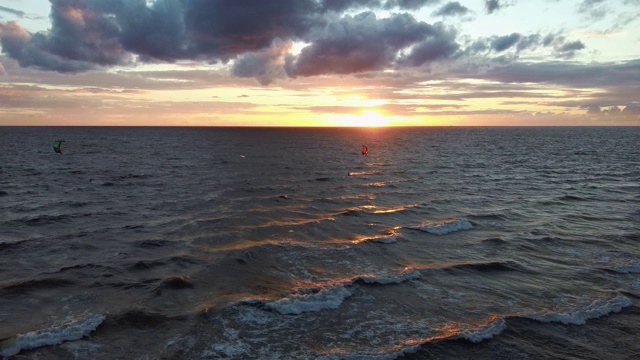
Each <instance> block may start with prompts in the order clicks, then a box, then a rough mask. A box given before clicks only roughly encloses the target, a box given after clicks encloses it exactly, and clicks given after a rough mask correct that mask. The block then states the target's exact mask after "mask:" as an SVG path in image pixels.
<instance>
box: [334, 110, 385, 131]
mask: <svg viewBox="0 0 640 360" xmlns="http://www.w3.org/2000/svg"><path fill="white" fill-rule="evenodd" d="M333 123H334V125H337V126H362V127H376V126H388V125H390V119H389V118H388V117H386V116H384V115H382V114H380V113H379V112H377V111H374V110H364V111H362V112H361V113H360V114H346V115H340V116H338V117H336V118H334V119H333Z"/></svg>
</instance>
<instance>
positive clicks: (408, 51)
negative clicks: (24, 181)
mask: <svg viewBox="0 0 640 360" xmlns="http://www.w3.org/2000/svg"><path fill="white" fill-rule="evenodd" d="M0 48H1V54H0V126H7V125H9V126H14V125H27V126H31V125H35V126H40V125H51V126H66V125H89V126H434V125H436V126H640V0H574V1H571V0H535V1H534V0H469V1H448V0H50V1H47V0H0Z"/></svg>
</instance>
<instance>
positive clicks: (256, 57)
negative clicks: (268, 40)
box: [231, 42, 292, 85]
mask: <svg viewBox="0 0 640 360" xmlns="http://www.w3.org/2000/svg"><path fill="white" fill-rule="evenodd" d="M291 46H292V44H291V43H290V42H288V43H284V42H276V43H275V44H274V45H273V46H272V47H271V48H269V49H266V50H263V51H260V52H254V53H250V54H246V55H243V56H241V57H240V58H239V59H238V60H237V61H236V62H235V64H234V66H233V68H232V69H231V73H232V74H233V75H234V76H238V77H252V78H256V79H257V80H258V81H259V82H260V83H261V84H262V85H269V84H271V83H272V82H273V81H274V80H276V79H279V78H284V77H286V72H285V71H284V63H285V55H286V54H287V52H288V51H289V50H290V49H291Z"/></svg>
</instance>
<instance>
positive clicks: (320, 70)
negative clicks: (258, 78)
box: [286, 12, 455, 77]
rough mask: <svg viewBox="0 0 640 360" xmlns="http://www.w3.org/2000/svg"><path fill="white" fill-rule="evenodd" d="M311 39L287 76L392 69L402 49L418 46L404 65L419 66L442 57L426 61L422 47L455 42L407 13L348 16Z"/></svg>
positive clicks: (293, 60)
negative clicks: (377, 16) (421, 51)
mask: <svg viewBox="0 0 640 360" xmlns="http://www.w3.org/2000/svg"><path fill="white" fill-rule="evenodd" d="M308 39H309V41H310V42H311V45H309V46H307V47H306V48H304V49H302V51H301V52H300V56H299V57H298V58H293V57H289V58H288V61H287V64H286V67H287V73H288V74H289V75H290V76H292V77H295V76H312V75H320V74H329V73H333V74H349V73H357V72H363V71H372V70H380V69H383V68H385V67H387V66H391V65H392V64H393V63H394V61H395V60H396V58H397V56H398V53H399V51H400V50H402V49H405V48H407V47H409V46H411V45H414V44H418V45H417V48H416V49H414V51H413V53H412V55H409V56H408V57H407V58H405V60H404V61H403V62H404V63H405V64H411V65H414V66H417V65H420V64H421V63H424V62H425V61H428V60H430V59H435V58H437V57H439V56H438V55H439V54H440V53H439V52H438V53H437V54H431V55H429V56H428V57H427V58H425V57H423V56H421V55H420V54H418V53H419V52H420V49H419V48H420V47H421V45H423V44H434V45H438V46H441V44H442V43H450V42H451V39H450V35H449V34H447V33H446V32H444V31H443V30H442V27H441V26H434V25H430V24H427V23H425V22H421V21H417V20H416V19H415V18H413V17H412V16H411V15H409V14H406V13H405V14H395V15H392V16H391V17H389V18H385V19H377V18H376V15H375V14H374V13H373V12H365V13H361V14H359V15H356V16H344V17H343V18H341V19H340V20H338V21H335V22H332V23H330V24H329V25H328V26H327V27H325V28H324V29H322V30H321V31H319V32H317V33H314V34H313V35H312V36H310V37H309V38H308ZM451 46H455V45H451ZM443 55H444V56H446V55H447V54H446V53H445V54H443Z"/></svg>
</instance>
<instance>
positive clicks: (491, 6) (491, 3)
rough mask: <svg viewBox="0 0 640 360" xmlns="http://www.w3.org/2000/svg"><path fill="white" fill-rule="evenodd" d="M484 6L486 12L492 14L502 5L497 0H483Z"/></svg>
mask: <svg viewBox="0 0 640 360" xmlns="http://www.w3.org/2000/svg"><path fill="white" fill-rule="evenodd" d="M484 7H485V9H486V10H487V14H493V13H494V12H496V11H498V10H500V9H501V8H502V7H503V5H502V4H501V3H500V1H499V0H486V1H485V2H484Z"/></svg>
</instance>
